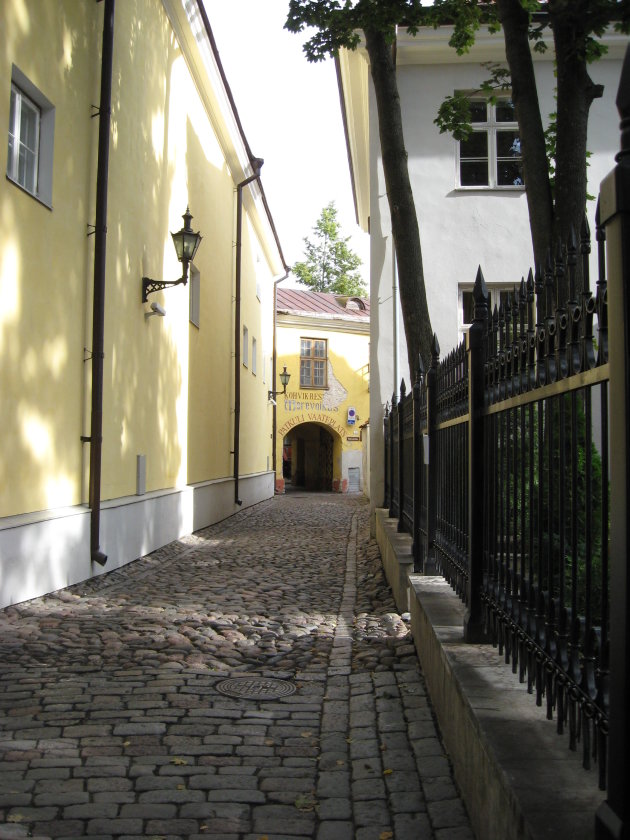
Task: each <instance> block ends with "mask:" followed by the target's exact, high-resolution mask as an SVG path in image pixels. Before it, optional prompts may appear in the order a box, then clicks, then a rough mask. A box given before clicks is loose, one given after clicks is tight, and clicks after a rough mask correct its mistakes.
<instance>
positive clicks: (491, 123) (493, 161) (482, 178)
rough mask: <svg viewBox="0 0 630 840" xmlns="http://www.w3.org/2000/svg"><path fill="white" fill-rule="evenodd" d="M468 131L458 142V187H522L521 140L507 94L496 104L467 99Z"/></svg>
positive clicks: (512, 107)
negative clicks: (466, 135)
mask: <svg viewBox="0 0 630 840" xmlns="http://www.w3.org/2000/svg"><path fill="white" fill-rule="evenodd" d="M470 112H471V123H472V129H473V130H472V132H471V133H470V135H469V137H468V139H467V140H460V143H459V183H460V186H462V187H491V188H498V187H523V186H524V180H523V158H522V156H521V140H520V136H519V133H518V124H517V122H516V114H515V112H514V103H513V102H512V100H511V99H509V98H508V97H505V98H502V99H498V100H497V102H496V104H494V105H493V104H491V103H490V102H486V100H485V99H472V100H471V102H470Z"/></svg>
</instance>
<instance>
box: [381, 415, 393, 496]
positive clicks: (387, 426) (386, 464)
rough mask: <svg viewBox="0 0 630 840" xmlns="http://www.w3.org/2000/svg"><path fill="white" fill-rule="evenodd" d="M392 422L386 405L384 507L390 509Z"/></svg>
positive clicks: (384, 425)
mask: <svg viewBox="0 0 630 840" xmlns="http://www.w3.org/2000/svg"><path fill="white" fill-rule="evenodd" d="M390 434H391V432H390V422H389V403H387V404H386V405H385V416H384V418H383V444H384V445H383V460H384V468H385V469H384V471H383V475H384V477H385V480H384V482H383V484H384V485H385V487H384V495H383V507H384V508H388V507H389V506H390V503H391V501H390V499H391V493H390V487H389V436H390Z"/></svg>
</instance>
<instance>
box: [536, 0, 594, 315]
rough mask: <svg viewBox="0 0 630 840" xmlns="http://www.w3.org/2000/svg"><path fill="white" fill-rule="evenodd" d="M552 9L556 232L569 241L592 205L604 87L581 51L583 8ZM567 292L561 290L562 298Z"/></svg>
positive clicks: (559, 4) (563, 6)
mask: <svg viewBox="0 0 630 840" xmlns="http://www.w3.org/2000/svg"><path fill="white" fill-rule="evenodd" d="M554 7H557V10H556V8H554ZM549 11H550V22H551V28H552V30H553V36H554V44H555V50H556V65H557V79H558V121H557V126H558V127H557V137H556V184H555V227H554V236H555V237H556V240H557V239H560V241H561V242H563V243H565V242H566V241H567V238H568V236H569V233H570V231H571V228H573V230H574V231H575V233H576V236H579V233H580V227H581V224H582V218H583V216H584V212H585V209H586V137H587V128H588V114H589V110H590V107H591V103H592V101H593V99H596V98H597V97H599V96H601V95H602V92H603V88H602V86H601V85H596V84H594V83H593V81H592V79H591V78H590V76H589V75H588V71H587V69H586V61H585V59H584V57H583V55H581V54H580V52H581V50H580V46H581V44H580V40H581V36H580V33H581V23H580V15H579V11H578V12H576V14H571V12H570V11H569V10H568V9H567V6H566V3H565V2H556V3H553V2H550V4H549ZM576 33H577V36H576ZM577 281H578V286H579V288H578V290H577V291H578V292H580V291H581V289H582V285H583V278H582V277H581V276H580V277H578V278H577ZM566 291H567V290H566V289H562V290H558V294H559V296H560V297H559V300H562V299H563V298H562V295H563V293H564V294H566Z"/></svg>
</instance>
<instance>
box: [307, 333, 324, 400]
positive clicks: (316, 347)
mask: <svg viewBox="0 0 630 840" xmlns="http://www.w3.org/2000/svg"><path fill="white" fill-rule="evenodd" d="M327 343H328V342H327V340H326V339H325V338H301V339H300V388H325V387H326V385H327V378H326V367H327V362H328V355H327Z"/></svg>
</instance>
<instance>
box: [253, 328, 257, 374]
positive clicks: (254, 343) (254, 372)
mask: <svg viewBox="0 0 630 840" xmlns="http://www.w3.org/2000/svg"><path fill="white" fill-rule="evenodd" d="M257 365H258V362H257V360H256V339H255V338H254V336H252V373H253V374H254V376H256V374H257V373H258V370H257Z"/></svg>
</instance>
